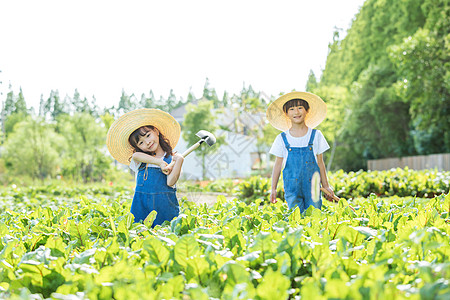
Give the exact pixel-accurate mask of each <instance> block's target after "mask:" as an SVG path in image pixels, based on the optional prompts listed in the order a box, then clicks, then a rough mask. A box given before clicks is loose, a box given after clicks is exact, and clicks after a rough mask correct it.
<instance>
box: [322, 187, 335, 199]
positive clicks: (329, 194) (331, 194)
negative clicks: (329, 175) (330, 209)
mask: <svg viewBox="0 0 450 300" xmlns="http://www.w3.org/2000/svg"><path fill="white" fill-rule="evenodd" d="M323 188H324V189H325V190H327V192H328V193H323V194H324V196H325V199H327V200H328V201H331V202H335V200H334V199H333V198H334V197H335V195H334V191H333V189H332V188H331V187H329V186H328V187H323Z"/></svg>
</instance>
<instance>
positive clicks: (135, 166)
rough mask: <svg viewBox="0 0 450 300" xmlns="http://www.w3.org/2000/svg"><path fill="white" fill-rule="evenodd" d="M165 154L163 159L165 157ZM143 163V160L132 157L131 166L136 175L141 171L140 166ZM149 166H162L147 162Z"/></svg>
mask: <svg viewBox="0 0 450 300" xmlns="http://www.w3.org/2000/svg"><path fill="white" fill-rule="evenodd" d="M164 156H166V153H164ZM164 156H163V157H162V158H161V159H164ZM141 164H142V162H140V161H137V160H134V158H131V161H130V165H129V167H130V169H131V170H132V171H133V172H134V173H135V174H136V177H137V174H138V172H139V167H140V166H141ZM147 168H161V167H160V166H157V165H154V164H147Z"/></svg>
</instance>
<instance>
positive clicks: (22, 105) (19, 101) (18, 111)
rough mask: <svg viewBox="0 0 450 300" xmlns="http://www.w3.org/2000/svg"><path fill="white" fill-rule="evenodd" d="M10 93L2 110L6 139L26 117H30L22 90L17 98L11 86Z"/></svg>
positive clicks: (3, 129)
mask: <svg viewBox="0 0 450 300" xmlns="http://www.w3.org/2000/svg"><path fill="white" fill-rule="evenodd" d="M9 88H10V91H9V92H8V94H7V95H6V101H5V104H4V106H3V108H2V114H1V115H2V131H3V134H4V136H5V138H7V137H8V134H10V133H11V132H12V131H13V128H14V126H15V125H16V124H17V123H18V122H20V121H23V120H24V119H25V118H26V116H28V115H29V112H28V109H27V106H26V102H25V97H24V96H23V92H22V88H20V90H19V94H18V95H17V96H15V95H14V92H13V91H12V87H11V85H10V86H9Z"/></svg>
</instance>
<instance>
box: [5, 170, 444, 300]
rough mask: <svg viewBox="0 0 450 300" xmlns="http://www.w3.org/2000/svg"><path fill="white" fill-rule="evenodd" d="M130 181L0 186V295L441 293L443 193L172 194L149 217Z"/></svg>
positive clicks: (430, 296)
mask: <svg viewBox="0 0 450 300" xmlns="http://www.w3.org/2000/svg"><path fill="white" fill-rule="evenodd" d="M399 176H400V175H399ZM444 180H448V177H447V178H446V179H444ZM435 181H436V180H435ZM436 182H437V181H436ZM132 193H133V191H132V189H130V188H129V187H114V186H113V187H111V186H108V187H96V188H94V187H78V188H58V187H56V186H50V187H34V188H26V189H23V188H17V187H16V188H7V189H4V190H2V191H1V193H0V220H1V221H2V222H0V237H1V238H0V298H11V299H45V298H51V299H111V298H113V299H143V298H144V299H300V298H301V299H310V298H313V297H314V299H330V298H335V299H448V298H449V297H450V283H449V278H450V260H449V257H450V238H449V235H450V196H449V195H445V194H441V195H439V196H436V197H434V198H421V197H397V196H386V197H381V196H377V195H376V194H372V195H370V196H368V197H365V198H355V199H353V200H351V201H350V202H347V201H346V200H343V201H341V202H340V203H339V204H337V205H336V204H331V203H325V205H324V207H323V209H322V210H321V211H320V210H317V209H313V208H310V209H308V210H307V211H306V213H304V214H303V215H301V214H300V213H299V211H298V210H294V211H289V210H288V209H287V206H286V205H285V204H284V203H283V202H280V201H279V202H278V203H277V204H275V205H270V204H267V203H266V201H265V200H264V199H262V198H257V197H256V198H254V200H253V201H251V202H249V204H246V203H245V201H242V200H245V199H240V198H239V197H237V198H235V199H234V200H232V201H227V200H226V199H225V197H223V196H218V198H217V201H216V203H215V204H214V205H213V206H206V205H197V204H195V203H193V202H190V201H188V200H189V199H186V198H184V199H183V200H182V204H181V207H182V212H181V214H180V216H179V217H178V218H176V219H174V220H173V221H172V222H171V223H167V224H164V225H163V226H157V227H155V228H154V229H152V228H151V224H152V219H151V218H149V219H148V220H146V222H144V224H134V223H133V217H132V215H131V214H129V210H130V205H131V198H132ZM187 195H188V198H189V193H188V194H187ZM349 204H351V205H352V207H354V208H355V211H353V210H351V209H350V208H349Z"/></svg>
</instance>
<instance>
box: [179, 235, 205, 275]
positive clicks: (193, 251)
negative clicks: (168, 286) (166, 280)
mask: <svg viewBox="0 0 450 300" xmlns="http://www.w3.org/2000/svg"><path fill="white" fill-rule="evenodd" d="M199 252H200V247H199V246H198V243H197V240H196V239H195V237H194V236H193V235H184V236H182V237H181V238H180V239H179V240H178V241H177V242H176V244H175V247H174V256H175V261H176V262H177V263H178V264H179V265H180V266H182V267H184V268H187V266H188V261H189V259H192V258H193V257H194V256H196V255H198V254H199Z"/></svg>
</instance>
